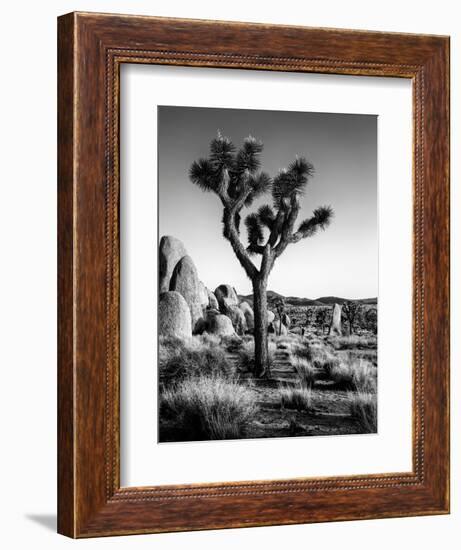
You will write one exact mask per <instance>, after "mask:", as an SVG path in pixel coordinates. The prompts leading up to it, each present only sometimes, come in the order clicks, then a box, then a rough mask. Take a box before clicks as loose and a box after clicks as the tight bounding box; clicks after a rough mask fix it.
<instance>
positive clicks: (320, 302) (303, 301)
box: [239, 290, 378, 307]
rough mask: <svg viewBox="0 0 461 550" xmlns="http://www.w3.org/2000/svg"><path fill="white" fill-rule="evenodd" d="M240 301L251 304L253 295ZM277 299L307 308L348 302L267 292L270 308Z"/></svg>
mask: <svg viewBox="0 0 461 550" xmlns="http://www.w3.org/2000/svg"><path fill="white" fill-rule="evenodd" d="M239 298H240V299H241V300H245V301H247V302H250V303H253V294H248V295H247V296H239ZM277 298H284V299H285V302H286V303H287V304H289V305H291V306H297V307H307V306H331V305H333V304H344V302H348V301H349V299H348V298H339V297H338V296H322V297H321V298H317V299H315V300H312V299H310V298H299V297H297V296H283V295H282V294H279V293H278V292H274V291H273V290H268V291H267V301H268V303H269V305H270V306H271V305H272V304H273V303H274V302H275V300H276V299H277ZM354 301H356V302H360V303H361V304H366V305H373V304H377V303H378V299H377V298H362V299H360V300H354Z"/></svg>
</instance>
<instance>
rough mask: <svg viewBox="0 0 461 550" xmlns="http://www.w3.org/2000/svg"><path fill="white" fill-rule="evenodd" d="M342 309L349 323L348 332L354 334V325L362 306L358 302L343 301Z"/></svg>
mask: <svg viewBox="0 0 461 550" xmlns="http://www.w3.org/2000/svg"><path fill="white" fill-rule="evenodd" d="M342 311H343V313H344V316H345V318H346V320H347V322H348V323H349V334H354V326H355V323H356V322H357V321H358V319H359V317H360V314H361V311H362V306H361V305H360V303H359V302H352V301H348V302H344V304H343V309H342Z"/></svg>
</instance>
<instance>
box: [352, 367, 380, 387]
mask: <svg viewBox="0 0 461 550" xmlns="http://www.w3.org/2000/svg"><path fill="white" fill-rule="evenodd" d="M353 365H354V367H353V377H352V380H353V383H354V386H355V389H356V391H358V392H365V393H376V386H377V380H376V375H377V370H376V368H375V367H373V366H372V365H371V364H370V363H369V362H368V361H364V360H363V359H359V360H358V361H356V362H355V363H353Z"/></svg>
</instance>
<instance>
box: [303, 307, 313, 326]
mask: <svg viewBox="0 0 461 550" xmlns="http://www.w3.org/2000/svg"><path fill="white" fill-rule="evenodd" d="M304 316H305V321H304V327H305V328H306V329H307V330H308V329H309V327H310V326H311V323H312V321H313V319H314V309H312V308H311V307H308V308H307V309H306V311H305V312H304Z"/></svg>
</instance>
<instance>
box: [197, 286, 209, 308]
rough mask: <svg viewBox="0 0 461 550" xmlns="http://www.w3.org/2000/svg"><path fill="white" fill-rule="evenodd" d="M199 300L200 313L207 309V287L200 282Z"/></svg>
mask: <svg viewBox="0 0 461 550" xmlns="http://www.w3.org/2000/svg"><path fill="white" fill-rule="evenodd" d="M199 299H200V305H201V306H202V311H205V310H206V309H207V308H208V303H209V300H208V289H207V287H206V286H205V285H204V284H203V283H202V281H199Z"/></svg>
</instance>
